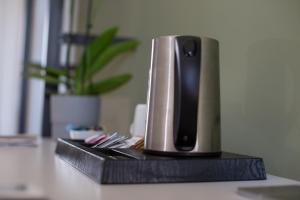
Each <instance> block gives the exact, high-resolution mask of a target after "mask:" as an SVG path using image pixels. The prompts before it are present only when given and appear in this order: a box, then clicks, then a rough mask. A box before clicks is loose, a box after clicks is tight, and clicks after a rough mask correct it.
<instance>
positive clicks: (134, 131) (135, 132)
mask: <svg viewBox="0 0 300 200" xmlns="http://www.w3.org/2000/svg"><path fill="white" fill-rule="evenodd" d="M146 110H147V106H146V104H138V105H137V106H136V107H135V112H134V117H133V122H132V124H131V126H130V134H131V135H132V136H133V137H134V136H138V137H144V136H145V131H146Z"/></svg>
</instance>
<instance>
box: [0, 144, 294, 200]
mask: <svg viewBox="0 0 300 200" xmlns="http://www.w3.org/2000/svg"><path fill="white" fill-rule="evenodd" d="M55 145H56V143H55V142H54V141H52V140H43V141H41V144H40V145H39V146H38V147H1V148H0V185H8V184H16V183H23V184H30V185H33V186H35V187H38V188H39V189H40V190H42V191H43V193H44V194H45V195H46V196H47V197H48V198H49V199H64V200H68V199H70V200H71V199H72V200H76V199H80V200H84V199H86V200H93V199H105V200H106V199H107V200H109V199H113V200H118V199H120V200H127V199H128V200H134V199H139V200H141V199H143V200H147V199H149V200H150V199H151V200H152V199H172V200H185V199H189V200H192V199H205V200H210V199H211V200H219V199H220V200H226V199H228V200H229V199H230V200H238V199H240V200H243V199H248V198H246V197H243V196H240V195H238V194H237V190H238V188H239V187H257V186H271V185H274V186H275V185H295V184H297V185H300V182H296V181H293V180H289V179H285V178H280V177H276V176H271V175H268V179H267V180H265V181H239V182H212V183H184V184H182V183H180V184H140V185H138V184H136V185H99V184H97V183H95V182H94V181H92V180H91V179H89V178H88V177H87V176H85V175H83V174H82V173H80V172H79V171H77V170H76V169H74V168H73V167H71V166H70V165H68V164H67V163H65V162H64V161H62V160H60V159H59V158H58V157H57V156H56V155H55V153H54V150H55ZM255 199H256V198H255ZM257 199H259V198H257Z"/></svg>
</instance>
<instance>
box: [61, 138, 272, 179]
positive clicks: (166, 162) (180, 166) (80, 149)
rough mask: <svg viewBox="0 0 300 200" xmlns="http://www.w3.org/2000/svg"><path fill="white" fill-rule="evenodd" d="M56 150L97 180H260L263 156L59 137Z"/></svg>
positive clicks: (74, 165) (262, 173) (262, 170)
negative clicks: (151, 151) (148, 150)
mask: <svg viewBox="0 0 300 200" xmlns="http://www.w3.org/2000/svg"><path fill="white" fill-rule="evenodd" d="M56 153H57V154H58V155H59V156H60V157H61V158H62V159H63V160H65V161H66V162H68V163H69V164H71V165H72V166H73V167H75V168H76V169H78V170H79V171H81V172H82V173H84V174H86V175H87V176H89V177H90V178H92V179H93V180H94V181H96V182H98V183H101V184H134V183H178V182H212V181H242V180H264V179H266V172H265V169H264V164H263V160H262V159H261V158H257V157H251V156H244V155H238V154H232V153H222V154H221V155H220V156H219V157H166V156H154V155H147V154H144V153H143V152H142V151H136V150H131V149H92V148H89V147H88V146H86V145H84V144H83V143H82V142H77V141H72V140H65V139H59V140H58V143H57V148H56Z"/></svg>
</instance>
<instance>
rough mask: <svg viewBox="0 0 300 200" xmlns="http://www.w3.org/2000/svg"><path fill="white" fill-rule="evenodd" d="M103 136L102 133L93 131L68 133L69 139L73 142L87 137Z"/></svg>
mask: <svg viewBox="0 0 300 200" xmlns="http://www.w3.org/2000/svg"><path fill="white" fill-rule="evenodd" d="M101 134H103V131H93V130H87V131H83V130H71V131H70V138H71V139H73V140H85V139H87V138H89V137H92V136H95V135H101Z"/></svg>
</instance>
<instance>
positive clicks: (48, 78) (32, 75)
mask: <svg viewBox="0 0 300 200" xmlns="http://www.w3.org/2000/svg"><path fill="white" fill-rule="evenodd" d="M25 76H26V77H28V78H37V79H42V80H44V81H46V82H48V83H53V84H60V83H66V82H65V81H63V80H60V79H59V78H58V77H53V76H49V75H41V74H39V73H31V72H26V73H25Z"/></svg>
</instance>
